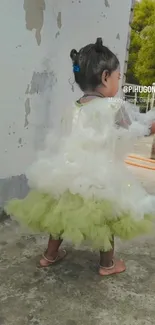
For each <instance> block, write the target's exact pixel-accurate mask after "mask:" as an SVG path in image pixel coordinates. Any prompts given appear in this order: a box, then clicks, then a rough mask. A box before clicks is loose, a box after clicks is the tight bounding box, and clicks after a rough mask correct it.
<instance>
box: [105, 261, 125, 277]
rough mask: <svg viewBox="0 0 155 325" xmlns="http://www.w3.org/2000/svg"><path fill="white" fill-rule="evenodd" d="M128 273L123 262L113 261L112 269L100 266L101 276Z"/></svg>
mask: <svg viewBox="0 0 155 325" xmlns="http://www.w3.org/2000/svg"><path fill="white" fill-rule="evenodd" d="M125 271H126V266H125V263H124V261H123V260H116V261H115V260H113V264H112V266H110V267H104V266H101V265H100V269H99V274H100V275H101V276H107V275H114V274H119V273H122V272H125Z"/></svg>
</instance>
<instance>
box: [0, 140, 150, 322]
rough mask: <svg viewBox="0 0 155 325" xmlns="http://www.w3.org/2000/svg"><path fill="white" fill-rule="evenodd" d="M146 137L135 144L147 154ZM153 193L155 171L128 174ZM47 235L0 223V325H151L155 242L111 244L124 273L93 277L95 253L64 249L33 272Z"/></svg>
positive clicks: (138, 151)
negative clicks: (57, 260) (55, 260)
mask: <svg viewBox="0 0 155 325" xmlns="http://www.w3.org/2000/svg"><path fill="white" fill-rule="evenodd" d="M150 146H151V138H144V139H143V140H141V141H140V143H137V144H136V145H135V151H136V152H137V153H143V155H147V156H149V154H150ZM133 171H134V172H136V175H137V176H138V177H139V178H140V179H141V181H142V182H143V184H144V186H145V187H147V189H148V191H151V192H155V188H154V184H155V176H154V175H155V174H154V172H155V171H151V172H150V171H147V170H142V169H136V170H133ZM46 242H47V237H41V236H40V235H37V236H34V235H31V234H27V233H26V231H24V230H23V229H21V228H19V226H18V225H17V224H16V223H15V222H11V221H10V220H5V218H2V219H1V222H0V262H1V263H0V325H117V324H119V325H151V324H152V325H153V324H155V238H154V237H151V238H146V237H145V238H141V239H136V240H134V241H132V242H126V243H121V242H119V241H117V243H116V254H118V255H119V256H121V257H122V258H123V259H124V260H125V261H126V265H127V271H126V273H124V274H122V275H117V276H113V277H109V278H101V277H99V276H98V274H97V262H98V255H97V254H95V253H92V252H91V251H90V248H88V247H81V249H76V248H73V247H71V246H70V245H67V246H68V256H67V258H66V260H64V262H63V263H62V264H58V265H55V266H54V267H51V268H49V269H46V270H39V269H37V267H36V265H37V262H38V260H39V257H40V254H41V253H42V251H43V250H44V248H45V246H46Z"/></svg>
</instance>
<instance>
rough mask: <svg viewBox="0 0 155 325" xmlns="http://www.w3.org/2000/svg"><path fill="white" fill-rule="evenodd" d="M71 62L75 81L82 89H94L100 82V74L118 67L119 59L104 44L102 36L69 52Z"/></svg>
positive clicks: (109, 72) (110, 71)
mask: <svg viewBox="0 0 155 325" xmlns="http://www.w3.org/2000/svg"><path fill="white" fill-rule="evenodd" d="M70 57H71V59H72V62H73V71H74V76H75V81H76V83H77V84H78V85H79V87H80V88H81V90H82V91H88V90H89V91H94V90H95V89H96V88H97V87H98V86H100V85H101V84H102V74H103V72H104V71H106V72H107V73H108V74H109V75H111V73H112V72H113V71H115V70H116V69H117V68H118V67H119V60H118V59H117V57H116V55H115V54H114V53H112V52H111V51H110V50H109V49H108V48H107V47H106V46H104V45H103V42H102V38H97V40H96V43H95V44H89V45H86V46H85V47H83V48H82V49H81V50H80V51H79V52H77V51H76V50H75V49H73V50H72V51H71V52H70Z"/></svg>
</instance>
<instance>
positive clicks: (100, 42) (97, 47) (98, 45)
mask: <svg viewBox="0 0 155 325" xmlns="http://www.w3.org/2000/svg"><path fill="white" fill-rule="evenodd" d="M95 50H96V52H102V51H103V40H102V38H101V37H98V38H97V40H96V43H95Z"/></svg>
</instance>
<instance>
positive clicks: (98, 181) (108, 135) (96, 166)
mask: <svg viewBox="0 0 155 325" xmlns="http://www.w3.org/2000/svg"><path fill="white" fill-rule="evenodd" d="M73 111H74V114H73V115H74V116H73V122H72V130H71V132H70V134H69V135H67V136H63V137H61V138H58V137H56V136H55V134H54V133H53V132H51V133H50V134H49V135H48V137H47V139H46V142H45V150H44V151H42V152H41V153H39V155H38V159H37V160H36V162H34V164H33V165H32V166H31V167H30V168H29V170H28V172H27V177H28V180H29V185H30V187H32V188H36V189H38V190H41V191H44V192H48V193H51V195H53V196H55V197H59V196H60V195H61V194H63V193H64V192H65V191H68V190H69V191H70V192H71V193H74V194H80V195H82V196H83V197H85V198H92V197H96V198H98V199H104V198H105V199H112V200H115V201H116V202H118V203H119V204H120V205H121V206H122V207H123V208H125V209H129V208H131V207H132V208H134V209H135V211H136V212H135V213H137V215H138V216H140V215H141V214H142V212H143V211H144V210H145V207H144V201H146V200H143V198H144V196H145V195H146V194H145V191H144V190H143V189H142V188H141V186H140V185H139V184H137V181H136V180H135V179H134V177H133V176H132V175H131V173H130V171H129V170H128V169H127V167H126V165H125V163H124V158H125V157H126V156H127V155H128V154H129V153H131V152H132V146H133V144H134V139H135V137H137V136H143V135H147V134H149V132H150V131H149V128H150V126H151V123H152V120H155V116H154V115H155V113H154V112H153V113H152V112H151V113H149V114H144V116H141V114H139V113H138V112H137V111H135V108H134V107H133V106H132V105H129V104H126V103H125V102H122V101H121V100H118V99H116V100H115V101H114V100H113V99H101V98H98V99H95V100H92V101H91V102H89V103H87V104H85V105H83V106H82V107H77V106H76V105H74V107H73ZM138 117H140V119H139V121H138ZM122 125H124V126H123V127H122ZM138 202H140V203H139V205H138ZM146 206H147V208H148V205H146ZM146 210H148V209H146Z"/></svg>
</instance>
